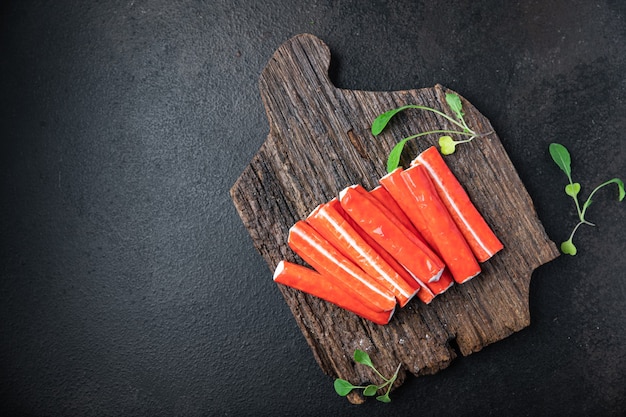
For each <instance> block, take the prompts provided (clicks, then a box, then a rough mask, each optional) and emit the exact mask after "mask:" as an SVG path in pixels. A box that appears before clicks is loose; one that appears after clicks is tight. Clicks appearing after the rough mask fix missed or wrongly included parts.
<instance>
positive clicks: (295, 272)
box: [274, 261, 394, 324]
mask: <svg viewBox="0 0 626 417" xmlns="http://www.w3.org/2000/svg"><path fill="white" fill-rule="evenodd" d="M274 282H277V283H279V284H283V285H286V286H288V287H291V288H295V289H297V290H300V291H304V292H306V293H308V294H311V295H314V296H315V297H319V298H321V299H323V300H326V301H328V302H330V303H333V304H335V305H336V306H339V307H341V308H343V309H345V310H348V311H350V312H352V313H354V314H356V315H357V316H359V317H362V318H364V319H367V320H369V321H371V322H374V323H376V324H387V323H389V321H390V320H391V317H392V316H393V312H394V310H390V311H374V310H372V309H370V308H367V307H366V306H365V305H363V303H361V302H360V301H358V300H356V299H355V297H354V295H353V294H351V293H349V292H347V291H346V290H345V289H344V287H343V286H342V285H341V283H340V282H337V278H336V277H335V276H330V277H326V276H323V275H321V274H320V273H319V272H317V271H314V270H312V269H311V268H307V267H306V266H302V265H298V264H295V263H292V262H289V261H280V263H279V264H278V265H277V266H276V269H275V270H274Z"/></svg>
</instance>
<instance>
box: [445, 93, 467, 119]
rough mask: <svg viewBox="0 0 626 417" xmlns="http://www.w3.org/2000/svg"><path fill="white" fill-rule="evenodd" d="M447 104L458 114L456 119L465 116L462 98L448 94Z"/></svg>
mask: <svg viewBox="0 0 626 417" xmlns="http://www.w3.org/2000/svg"><path fill="white" fill-rule="evenodd" d="M446 103H448V106H450V109H451V110H452V111H453V112H454V114H456V117H458V118H459V119H462V118H463V116H464V114H463V104H461V98H460V97H459V96H458V95H456V94H454V93H446Z"/></svg>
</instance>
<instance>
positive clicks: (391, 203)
mask: <svg viewBox="0 0 626 417" xmlns="http://www.w3.org/2000/svg"><path fill="white" fill-rule="evenodd" d="M369 193H370V195H371V196H372V197H374V198H375V199H376V200H377V201H378V202H379V203H380V204H381V205H382V206H383V207H385V209H386V210H389V212H390V213H392V214H393V215H394V217H395V218H396V219H398V221H399V222H400V223H402V224H403V225H404V227H406V228H407V229H408V230H410V231H411V232H413V234H415V235H419V232H418V231H417V229H416V228H415V226H413V223H411V220H409V218H408V217H407V215H406V213H405V212H404V211H402V208H401V207H400V206H399V205H398V203H397V202H396V200H394V199H393V197H392V196H391V194H389V191H387V189H386V188H385V187H383V186H382V185H379V186H378V187H376V188H374V189H373V190H372V191H370V192H369ZM422 240H423V239H422Z"/></svg>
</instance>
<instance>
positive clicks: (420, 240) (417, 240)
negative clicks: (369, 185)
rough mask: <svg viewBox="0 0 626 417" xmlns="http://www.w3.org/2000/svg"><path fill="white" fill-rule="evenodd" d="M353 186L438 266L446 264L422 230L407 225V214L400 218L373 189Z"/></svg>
mask: <svg viewBox="0 0 626 417" xmlns="http://www.w3.org/2000/svg"><path fill="white" fill-rule="evenodd" d="M351 188H353V189H354V190H356V191H357V192H359V194H361V196H363V197H364V198H367V199H368V200H369V201H370V203H372V204H373V205H374V206H376V210H380V212H381V213H382V214H383V215H384V216H385V217H386V218H387V219H389V221H391V222H392V223H393V224H394V225H395V226H396V227H397V228H399V229H400V230H401V231H402V232H403V233H404V235H405V236H406V237H407V238H409V239H410V240H411V241H412V242H413V243H414V244H415V245H417V246H418V247H419V248H420V249H421V250H423V251H424V253H425V254H426V255H428V257H430V258H431V259H433V260H435V262H436V263H437V268H439V267H441V268H443V267H444V266H445V264H444V263H443V261H442V260H441V259H440V258H439V255H437V254H436V253H435V251H433V250H432V248H431V247H430V246H428V242H426V239H424V237H423V236H422V235H421V234H420V232H418V231H417V229H416V228H415V227H414V226H413V224H412V223H411V225H410V226H405V221H404V220H405V219H406V220H408V217H407V216H406V215H405V214H403V215H401V216H402V217H403V218H405V219H400V218H398V216H396V215H395V214H394V212H392V210H390V209H389V208H388V207H387V206H386V205H385V204H383V203H381V202H380V200H378V199H376V198H375V197H374V196H373V195H372V194H371V191H370V192H367V190H365V188H363V187H361V186H360V185H353V186H352V187H351ZM409 223H410V220H409ZM405 269H406V268H405ZM407 271H408V272H409V273H411V271H410V270H407ZM411 274H412V273H411ZM439 277H440V276H439V275H437V276H435V277H433V278H431V279H430V282H432V281H436V280H438V279H439ZM413 278H414V280H418V281H419V279H418V278H417V277H413Z"/></svg>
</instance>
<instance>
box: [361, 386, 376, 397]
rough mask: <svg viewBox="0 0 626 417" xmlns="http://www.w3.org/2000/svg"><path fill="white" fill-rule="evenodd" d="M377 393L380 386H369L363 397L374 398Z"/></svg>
mask: <svg viewBox="0 0 626 417" xmlns="http://www.w3.org/2000/svg"><path fill="white" fill-rule="evenodd" d="M376 391H378V385H374V384H372V385H368V386H367V387H365V389H364V390H363V395H365V396H366V397H373V396H374V395H376Z"/></svg>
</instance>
